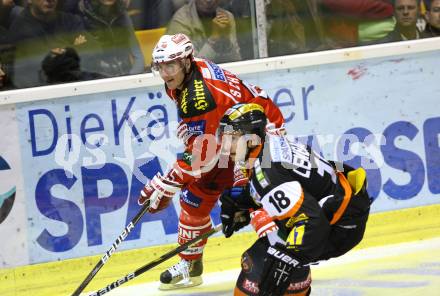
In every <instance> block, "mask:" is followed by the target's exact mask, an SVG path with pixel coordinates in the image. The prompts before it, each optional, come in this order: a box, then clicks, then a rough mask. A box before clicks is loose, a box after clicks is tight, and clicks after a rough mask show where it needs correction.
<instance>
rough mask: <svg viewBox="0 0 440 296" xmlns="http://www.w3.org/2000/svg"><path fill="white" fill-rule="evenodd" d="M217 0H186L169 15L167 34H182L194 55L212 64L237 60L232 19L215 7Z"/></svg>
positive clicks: (226, 12)
mask: <svg viewBox="0 0 440 296" xmlns="http://www.w3.org/2000/svg"><path fill="white" fill-rule="evenodd" d="M219 2H220V0H190V1H189V3H188V4H185V5H183V6H182V7H181V8H180V9H179V10H178V11H177V12H176V13H175V14H174V16H173V18H172V19H171V21H170V24H169V25H168V28H167V34H170V35H173V34H177V33H184V34H186V35H187V36H189V38H190V39H191V40H192V41H193V45H194V47H195V52H196V55H197V56H200V57H204V58H206V59H209V60H212V61H213V62H216V63H224V62H232V61H239V60H241V55H240V48H239V46H238V42H237V32H236V26H235V19H234V16H233V15H232V13H230V12H229V11H227V10H225V9H223V8H221V7H219Z"/></svg>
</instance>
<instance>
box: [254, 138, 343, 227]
mask: <svg viewBox="0 0 440 296" xmlns="http://www.w3.org/2000/svg"><path fill="white" fill-rule="evenodd" d="M304 192H305V193H307V195H311V196H312V197H313V198H314V199H315V200H316V201H318V203H319V204H320V205H321V206H322V204H323V203H324V202H326V201H327V200H328V199H329V198H333V197H335V196H337V197H340V198H336V199H338V200H342V199H343V196H344V193H345V192H344V189H343V188H342V187H341V185H340V184H339V181H338V176H337V174H336V171H335V169H334V168H333V166H332V165H331V164H330V163H329V162H328V161H327V160H325V159H324V158H323V157H322V156H320V155H319V154H318V153H316V152H315V151H313V150H312V149H311V148H310V147H309V146H307V145H304V144H301V143H297V142H293V141H290V140H289V139H287V137H283V136H272V135H268V137H267V139H266V142H265V144H264V147H263V149H262V151H261V152H260V154H259V156H258V158H257V159H256V160H255V161H254V163H253V169H252V175H251V180H250V194H251V196H252V197H253V198H254V200H255V201H256V202H257V203H258V204H260V205H262V206H263V207H264V208H265V209H266V210H267V211H268V212H269V214H270V215H271V216H272V217H277V218H278V219H280V220H281V219H283V218H287V217H288V216H291V215H294V213H295V212H296V211H295V207H296V208H298V207H299V206H300V205H301V204H302V202H303V200H304ZM335 207H337V204H335Z"/></svg>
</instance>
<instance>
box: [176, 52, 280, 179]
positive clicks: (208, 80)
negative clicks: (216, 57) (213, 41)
mask: <svg viewBox="0 0 440 296" xmlns="http://www.w3.org/2000/svg"><path fill="white" fill-rule="evenodd" d="M192 70H193V71H192V73H191V74H190V77H188V78H187V80H186V82H184V85H183V88H182V90H170V89H167V93H168V95H169V96H170V97H171V99H172V100H173V101H174V102H175V103H176V105H177V108H178V113H179V116H180V117H181V118H182V121H183V122H185V123H186V125H187V128H188V133H189V134H190V135H191V138H190V140H189V141H188V142H187V143H186V147H185V152H184V154H183V158H182V159H179V160H177V162H176V163H175V165H174V168H175V169H176V170H177V171H180V172H181V173H182V174H179V175H181V178H177V179H181V180H178V181H180V182H181V183H182V184H188V183H191V182H192V181H194V180H193V178H195V177H200V176H201V174H202V175H203V174H204V173H206V172H207V171H209V170H210V169H211V168H212V167H213V166H214V165H215V163H217V159H215V155H216V154H217V153H216V152H217V148H218V145H217V142H216V141H215V134H216V131H217V128H218V126H219V122H220V119H221V118H222V117H223V115H224V113H225V112H226V110H227V109H229V108H230V107H232V106H234V105H236V104H238V103H256V104H259V105H261V106H262V107H263V108H264V110H265V113H266V116H267V119H268V123H272V124H274V125H275V127H277V128H279V127H282V126H283V124H284V119H283V116H282V114H281V111H280V110H279V109H278V107H277V106H276V105H275V104H274V103H273V101H272V100H271V99H270V98H269V97H268V95H267V94H266V92H265V91H264V90H262V89H261V88H259V87H258V86H255V85H252V84H250V83H247V82H245V81H242V80H241V79H240V78H238V77H237V76H236V75H234V74H232V73H231V72H229V71H227V70H224V69H222V68H220V67H219V66H218V65H216V64H214V63H213V62H211V61H208V60H204V59H197V58H196V59H195V60H194V61H193V63H192ZM200 135H205V136H204V138H205V139H208V141H203V142H204V143H195V142H197V140H196V139H200V138H201V137H197V136H200ZM212 141H213V142H212ZM207 142H210V143H207ZM199 144H200V145H199ZM197 145H198V146H197ZM196 146H197V147H196ZM208 146H210V147H208ZM200 157H201V158H200ZM195 158H198V159H199V160H200V159H201V160H202V163H203V164H202V165H197V167H195V166H194V161H195V160H196V159H195ZM198 163H199V164H200V162H198Z"/></svg>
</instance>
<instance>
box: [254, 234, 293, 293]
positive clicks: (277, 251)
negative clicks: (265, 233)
mask: <svg viewBox="0 0 440 296" xmlns="http://www.w3.org/2000/svg"><path fill="white" fill-rule="evenodd" d="M297 267H300V262H299V261H298V260H297V259H296V258H295V257H294V256H293V255H292V254H291V252H289V251H288V250H287V249H286V247H285V246H284V245H282V244H280V243H276V244H275V245H274V246H269V248H267V253H266V258H265V259H264V266H263V273H262V274H261V280H260V284H259V293H258V296H277V295H284V293H285V292H286V290H287V288H288V287H289V285H290V282H291V279H292V276H293V272H294V269H295V268H297Z"/></svg>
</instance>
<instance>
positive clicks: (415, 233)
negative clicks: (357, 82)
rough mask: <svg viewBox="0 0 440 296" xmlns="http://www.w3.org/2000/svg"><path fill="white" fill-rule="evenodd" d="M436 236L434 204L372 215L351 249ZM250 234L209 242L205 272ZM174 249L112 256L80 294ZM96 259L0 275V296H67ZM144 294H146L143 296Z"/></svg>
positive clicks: (247, 242) (248, 241)
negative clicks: (356, 244)
mask: <svg viewBox="0 0 440 296" xmlns="http://www.w3.org/2000/svg"><path fill="white" fill-rule="evenodd" d="M439 236H440V205H432V206H425V207H418V208H412V209H404V210H398V211H390V212H382V213H375V214H372V215H371V216H370V219H369V221H368V225H367V230H366V233H365V237H364V239H363V241H362V242H361V243H360V244H359V246H357V247H356V248H357V249H360V248H368V247H374V246H383V245H387V244H394V243H401V242H409V241H417V240H422V239H429V238H433V237H439ZM255 239H256V235H255V233H253V232H246V233H240V234H234V235H233V236H232V237H231V238H229V239H225V238H224V237H223V236H220V237H215V238H211V239H210V240H209V242H208V246H207V247H206V250H205V255H204V269H205V272H214V271H223V270H228V269H233V268H239V267H240V257H241V254H242V253H243V252H244V251H245V250H246V249H247V248H249V247H250V246H251V245H252V243H253V242H254V241H255ZM175 247H176V245H166V246H155V247H149V248H143V249H139V250H129V251H123V252H117V253H115V254H114V255H113V256H112V257H111V259H110V260H109V261H108V263H107V264H105V265H104V267H103V268H102V269H101V270H100V271H99V272H98V274H97V275H96V276H95V278H94V279H93V280H92V281H91V282H90V284H89V286H87V288H86V289H85V291H87V292H91V291H93V290H97V289H99V288H102V287H104V286H106V285H107V284H109V283H111V282H113V281H115V280H117V279H119V278H120V277H122V276H124V275H125V274H127V273H129V272H132V271H134V270H135V269H137V268H139V267H141V266H142V265H144V264H146V263H148V262H150V261H152V260H154V259H156V258H157V257H160V256H161V255H162V254H164V253H166V252H168V251H170V250H172V249H174V248H175ZM100 257H101V255H99V256H91V257H85V258H79V259H70V260H64V261H57V262H50V263H43V264H35V265H29V266H23V267H17V268H13V269H2V270H0V295H2V296H25V295H26V296H28V295H32V296H48V295H50V296H57V295H60V296H61V295H70V294H71V293H72V292H73V291H74V290H75V289H76V288H77V287H78V285H79V284H80V283H81V282H82V281H83V280H84V278H85V277H86V275H87V274H88V273H89V272H90V270H91V269H92V268H93V267H94V266H95V264H96V262H98V260H99V258H100ZM177 261H178V257H177V256H176V257H175V258H173V259H171V260H169V261H166V262H165V263H163V264H161V265H159V266H157V267H155V268H154V269H152V270H150V271H147V272H145V273H144V274H143V275H141V276H139V277H138V278H136V279H134V280H132V281H130V282H128V283H127V284H124V285H132V284H138V283H141V282H149V281H157V280H158V279H159V275H160V273H161V272H162V271H163V270H164V269H166V268H167V267H169V266H170V265H171V264H174V263H175V262H177ZM147 292H148V291H146V294H147Z"/></svg>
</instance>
